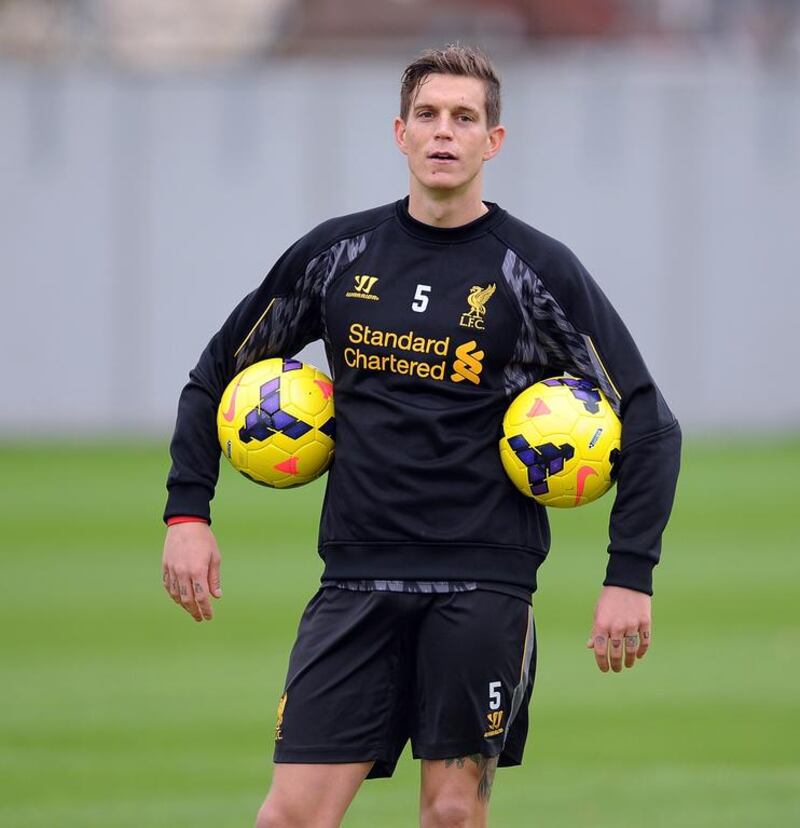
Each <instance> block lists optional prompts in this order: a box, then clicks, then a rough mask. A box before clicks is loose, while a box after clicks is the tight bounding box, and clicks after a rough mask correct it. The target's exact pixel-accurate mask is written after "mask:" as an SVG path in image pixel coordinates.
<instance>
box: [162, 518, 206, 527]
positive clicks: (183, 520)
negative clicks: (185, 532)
mask: <svg viewBox="0 0 800 828" xmlns="http://www.w3.org/2000/svg"><path fill="white" fill-rule="evenodd" d="M177 523H205V524H206V525H208V521H207V520H206V519H205V518H203V517H198V516H197V515H175V517H171V518H167V526H175V525H176V524H177Z"/></svg>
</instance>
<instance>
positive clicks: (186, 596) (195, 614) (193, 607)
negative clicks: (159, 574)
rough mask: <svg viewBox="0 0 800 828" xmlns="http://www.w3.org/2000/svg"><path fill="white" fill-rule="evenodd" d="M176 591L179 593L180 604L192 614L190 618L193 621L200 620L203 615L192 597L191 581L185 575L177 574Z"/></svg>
mask: <svg viewBox="0 0 800 828" xmlns="http://www.w3.org/2000/svg"><path fill="white" fill-rule="evenodd" d="M178 592H179V594H180V603H181V606H182V607H183V608H184V609H185V610H186V612H188V613H189V615H191V616H192V618H194V620H195V621H202V620H203V616H202V613H201V612H200V610H199V608H198V606H197V601H196V600H195V597H194V589H193V588H192V582H191V579H190V578H189V577H188V576H187V575H183V576H179V578H178Z"/></svg>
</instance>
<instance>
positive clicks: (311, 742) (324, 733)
mask: <svg viewBox="0 0 800 828" xmlns="http://www.w3.org/2000/svg"><path fill="white" fill-rule="evenodd" d="M404 628H405V625H404V617H403V607H402V606H401V605H400V604H399V603H398V601H397V599H396V596H393V595H390V594H387V593H378V592H355V591H350V590H343V589H337V588H335V587H329V588H325V589H322V590H320V591H319V592H318V593H317V595H316V596H315V597H314V598H313V599H312V601H311V602H310V604H309V605H308V607H307V608H306V611H305V613H304V614H303V617H302V619H301V622H300V626H299V629H298V635H297V641H296V642H295V645H294V648H293V650H292V654H291V657H290V660H289V670H288V676H287V680H286V685H285V690H284V693H283V695H282V697H281V700H280V703H279V705H278V720H277V723H276V728H275V757H274V758H275V762H276V763H291V764H303V765H308V764H320V763H324V764H342V763H360V762H375V763H376V767H375V769H374V772H373V773H372V775H373V776H379V775H386V774H382V773H381V770H382V769H386V770H389V771H390V770H391V767H390V766H393V761H392V760H393V759H394V761H396V757H395V755H394V754H395V753H397V752H399V751H397V748H396V741H397V737H398V732H399V731H398V718H402V709H401V708H402V705H403V699H404V696H405V694H404V693H403V689H404V688H403V687H402V684H403V675H404V672H405V671H404V669H403V667H404V662H405V660H406V656H405V655H404V654H405V651H406V649H407V645H406V637H405V635H404ZM406 738H407V735H404V737H403V741H405V739H406Z"/></svg>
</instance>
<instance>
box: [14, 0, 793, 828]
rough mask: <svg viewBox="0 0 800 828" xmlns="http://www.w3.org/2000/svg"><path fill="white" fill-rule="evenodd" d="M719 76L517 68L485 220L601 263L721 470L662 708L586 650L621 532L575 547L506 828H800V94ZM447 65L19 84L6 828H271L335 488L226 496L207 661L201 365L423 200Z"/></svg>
mask: <svg viewBox="0 0 800 828" xmlns="http://www.w3.org/2000/svg"><path fill="white" fill-rule="evenodd" d="M10 5H11V0H0V12H2V10H3V9H4V8H5V9H7V8H8V7H10ZM17 5H18V6H20V7H21V5H23V4H17ZM24 5H26V6H28V7H31V8H32V7H33V6H34V5H36V4H34V3H32V2H27V3H25V4H24ZM39 5H44V4H39ZM48 5H51V6H52V7H54V8H56V7H58V8H72V9H76V8H78V7H79V6H80V7H82V8H89V6H98V5H99V4H97V3H90V2H88V0H85V2H72V3H69V4H66V3H59V4H48ZM117 5H120V3H117ZM146 5H148V4H144V3H140V2H137V3H131V4H130V6H131V8H133V7H134V6H136V7H143V6H146ZM149 5H150V6H154V5H160V6H164V5H166V3H165V2H158V3H155V2H152V3H150V4H149ZM192 5H193V6H197V7H198V8H199V7H200V6H208V5H211V4H209V3H203V4H192ZM229 5H230V4H229V3H228V2H225V3H222V2H221V0H220V2H218V3H217V6H218V7H222V6H224V7H225V8H226V9H228V8H229ZM374 5H376V6H377V5H378V4H374ZM387 5H388V4H387ZM393 5H402V6H403V7H404V8H405V7H406V6H408V7H411V6H412V5H414V4H411V3H408V4H406V3H404V4H393ZM418 5H427V4H418ZM550 5H551V6H552V7H553V8H556V7H560V6H569V5H573V4H554V3H552V4H550ZM629 5H631V6H633V5H636V6H644V5H645V3H642V2H640V1H639V0H637V3H635V4H629ZM659 5H661V6H666V3H665V2H660V3H659ZM672 5H676V4H672ZM677 5H679V6H681V7H682V8H683V9H684V10H686V9H692V8H695V7H698V8H699V7H700V6H709V4H708V3H702V4H701V3H700V2H692V3H686V2H679V3H678V4H677ZM719 5H720V6H723V5H724V6H726V7H727V6H729V5H730V6H733V5H735V4H733V3H730V4H728V3H727V2H726V3H720V4H719ZM739 5H744V4H739ZM749 5H757V4H755V3H750V4H749ZM770 5H772V6H777V5H780V3H771V4H770ZM785 5H788V4H785ZM180 7H181V9H185V8H188V6H187V4H180ZM181 14H183V11H181ZM6 19H7V18H6ZM1 22H2V18H1V17H0V23H1ZM1 28H2V27H1V26H0V29H1ZM0 34H1V32H0ZM691 44H693V45H690V44H688V43H684V45H683V46H681V47H677V46H675V44H673V45H672V46H670V45H669V44H665V43H660V42H636V43H631V44H628V45H625V44H622V43H617V42H616V41H610V42H606V43H605V44H604V45H590V44H586V43H579V44H570V43H565V44H560V45H552V46H551V47H549V48H548V47H545V48H540V47H539V46H538V45H537V46H536V47H535V48H531V49H525V50H522V51H517V52H513V51H507V50H504V49H501V48H498V49H497V50H496V57H497V58H498V61H499V65H500V69H501V73H502V75H503V79H504V94H505V116H504V120H505V123H506V125H507V126H508V128H509V135H508V140H507V143H506V145H505V147H504V148H503V152H502V154H501V155H500V156H499V157H498V158H497V159H495V160H494V161H492V163H491V164H490V165H489V167H488V169H487V182H486V183H487V187H486V194H487V197H488V198H490V199H492V200H495V201H498V202H499V203H501V204H502V205H503V206H505V207H507V208H508V209H510V210H511V211H512V212H513V213H515V214H517V215H519V216H520V217H521V218H522V219H524V220H526V221H528V222H530V223H533V224H535V225H536V226H537V227H539V228H540V229H542V230H544V231H545V232H548V233H550V234H553V235H555V236H557V237H558V238H561V239H562V240H564V241H565V242H567V243H568V244H569V245H570V246H571V247H573V248H574V250H575V251H576V252H577V253H578V255H580V256H581V258H582V259H583V260H584V261H585V263H586V264H587V266H588V267H589V269H590V270H591V271H592V273H593V274H594V275H595V276H596V277H597V279H598V281H599V282H600V284H601V285H602V287H603V289H604V290H605V291H606V292H607V293H608V295H609V297H610V298H611V300H612V301H613V302H614V303H615V305H616V306H617V307H618V309H619V310H620V312H621V314H622V316H623V318H624V319H625V320H626V322H627V324H628V325H629V327H630V328H631V331H632V333H633V335H634V337H635V339H636V341H637V343H638V344H639V346H640V348H641V350H642V353H643V354H644V356H645V358H646V360H647V362H648V365H649V366H650V367H651V369H652V371H653V374H654V376H655V377H656V378H657V380H658V382H659V385H660V386H661V388H662V389H663V391H664V393H665V396H666V398H667V399H668V400H669V402H670V404H671V406H672V407H673V408H674V410H675V412H676V414H677V416H678V418H679V419H680V421H681V423H682V425H683V426H684V432H685V434H686V435H687V441H686V447H685V452H684V464H683V472H682V475H681V479H680V483H679V488H678V496H677V501H676V505H675V511H674V517H673V520H672V521H671V523H670V526H669V528H668V531H667V534H666V537H665V541H664V556H663V557H664V560H663V564H662V565H661V566H659V568H658V569H657V570H656V578H655V588H656V595H655V599H654V623H655V626H654V639H653V649H652V652H651V654H650V655H648V656H647V658H646V659H645V660H644V661H643V662H641V663H639V664H638V665H637V666H636V668H635V669H634V670H633V671H631V672H626V673H624V674H622V675H612V674H609V675H602V674H600V673H599V672H598V671H597V669H596V667H595V666H594V662H593V658H592V656H591V654H590V653H589V652H588V651H586V650H585V648H584V644H585V641H586V638H587V636H588V633H589V630H590V625H591V617H592V610H593V606H594V602H595V600H596V597H597V594H598V590H599V587H600V583H601V581H602V577H603V572H604V568H605V563H606V553H605V545H606V536H607V520H608V511H609V509H610V507H611V504H612V496H608V497H606V498H605V499H603V500H601V501H600V502H599V503H596V504H593V505H591V506H587V507H585V508H582V509H579V510H577V511H574V512H573V511H570V512H564V513H555V514H553V524H554V532H553V535H554V543H553V551H552V553H551V556H550V559H549V560H548V561H547V563H546V564H545V566H544V567H543V568H542V570H541V571H540V592H539V594H537V596H536V600H535V606H536V616H537V621H538V631H539V644H540V649H539V673H538V678H537V683H536V689H535V694H534V702H533V709H532V726H531V735H530V740H529V744H528V750H527V756H526V761H525V764H524V765H523V767H521V768H518V769H505V770H502V771H500V772H499V773H498V777H497V782H496V784H495V791H494V794H493V801H492V814H493V819H492V825H493V826H494V827H495V828H520V826H536V827H537V828H641V827H642V826H648V828H751V826H758V828H762V827H763V828H788V826H794V825H800V741H799V740H798V733H800V704H798V699H800V666H798V657H799V656H800V646H798V642H800V621H798V611H797V603H798V602H797V598H798V585H800V561H799V560H798V547H799V546H800V544H799V543H798V538H799V537H800V532H798V528H797V526H798V508H797V488H798V487H797V476H798V468H800V383H798V382H797V381H796V378H795V377H794V375H793V371H794V366H795V363H796V362H797V355H798V345H797V317H798V314H797V308H798V307H800V279H798V274H799V273H800V258H799V257H798V234H797V228H798V224H797V216H798V215H800V198H799V195H798V194H800V107H799V106H798V100H800V96H798V91H800V69H799V67H798V62H794V63H793V62H792V61H791V60H785V59H782V58H781V55H780V54H776V53H774V52H772V51H771V52H770V54H769V55H765V56H764V59H757V58H756V57H754V56H753V55H752V54H750V53H749V52H747V50H746V49H743V48H742V46H741V44H738V42H735V43H732V44H731V43H728V44H727V45H725V44H724V43H723V42H722V41H718V40H714V39H711V40H703V41H694V40H692V41H691ZM737 44H738V45H737ZM420 45H428V44H427V43H425V44H422V43H420ZM0 46H2V43H0ZM414 51H415V49H414V50H407V51H403V49H402V48H401V47H398V51H397V52H396V53H394V52H393V53H392V54H385V55H384V54H383V53H381V55H380V56H379V55H378V54H377V53H373V54H372V56H364V55H361V54H356V55H352V54H350V55H347V56H340V57H339V58H337V59H327V58H322V57H312V56H309V57H305V56H302V55H300V56H295V57H292V58H287V57H275V56H270V57H269V58H268V59H267V58H266V56H265V57H264V59H263V60H259V61H253V62H250V61H245V62H243V63H238V64H235V65H233V66H229V67H228V68H225V67H222V66H216V65H211V64H209V65H207V66H204V67H202V68H197V69H195V70H194V71H189V70H183V71H181V70H175V71H164V72H163V73H162V72H157V71H155V72H154V71H147V70H144V69H142V68H139V69H137V68H135V67H132V66H130V65H127V66H126V65H125V64H120V63H118V62H115V61H113V60H108V59H102V58H100V57H97V58H95V59H87V60H74V61H72V60H65V61H63V62H59V61H58V60H52V61H51V60H49V59H44V60H42V61H39V62H37V61H35V60H31V61H28V60H23V59H12V58H10V57H9V56H8V55H9V52H7V51H6V52H5V53H2V51H1V50H0V279H1V280H2V282H1V283H0V286H1V290H0V354H2V358H0V398H1V399H2V405H0V471H1V472H2V473H1V474H0V576H1V577H2V585H3V591H2V598H0V652H1V653H2V661H0V826H2V827H3V828H6V826H8V828H41V826H49V825H57V826H59V828H92V827H93V826H98V828H99V826H103V828H127V827H128V826H148V828H151V827H152V828H161V826H163V828H182V826H193V828H195V827H196V828H203V827H204V826H208V827H209V828H210V827H211V826H215V828H220V826H221V827H222V828H228V827H229V826H231V827H232V826H249V825H251V824H252V821H253V817H254V814H255V812H256V810H257V808H258V805H259V803H260V801H261V799H262V796H263V794H264V792H265V791H266V789H267V787H268V784H269V775H270V756H271V748H272V743H271V738H272V734H273V732H274V722H275V708H276V705H277V701H278V697H279V695H280V692H281V689H282V683H283V680H284V676H285V672H286V665H287V660H288V653H289V647H290V646H291V643H292V641H293V638H294V633H295V630H296V626H297V622H298V619H299V616H300V613H301V611H302V608H303V606H304V605H305V603H306V601H307V600H308V599H309V598H310V597H311V595H312V594H313V592H314V591H315V589H316V583H317V581H318V577H319V573H320V570H321V565H320V561H319V559H318V557H317V555H316V551H315V549H316V531H317V519H318V513H319V506H320V502H321V496H322V487H323V485H324V484H323V483H322V482H319V483H317V484H314V485H312V486H309V487H307V488H305V489H302V490H297V491H290V492H269V491H266V490H264V489H261V488H259V487H257V486H254V485H252V484H250V483H248V482H247V481H246V480H244V479H243V478H241V477H239V476H237V475H235V474H234V473H233V472H232V471H231V470H230V469H229V468H228V467H227V466H226V467H224V468H223V474H222V479H221V483H220V488H219V492H218V495H217V498H216V500H215V504H214V506H215V509H214V518H215V522H214V529H215V532H216V533H217V536H218V538H219V541H220V546H221V549H222V554H223V584H224V590H225V597H224V599H223V600H222V601H220V602H219V603H218V605H217V616H216V618H215V620H214V621H213V623H211V624H204V625H202V626H201V625H197V624H195V622H194V621H193V620H192V619H191V618H190V617H189V616H188V615H186V614H185V613H183V612H182V611H181V610H179V609H178V608H177V607H176V606H175V605H174V604H173V603H172V602H171V601H170V600H168V598H167V597H166V596H165V594H164V592H163V590H162V586H161V572H160V558H161V547H162V543H163V535H164V530H163V526H162V524H161V522H160V516H161V513H162V509H163V503H164V495H165V491H164V481H165V477H166V473H167V467H168V456H167V442H168V439H169V433H170V430H171V427H172V422H173V420H174V413H175V406H176V400H177V395H178V393H179V389H180V388H181V386H182V385H183V383H184V382H185V381H186V376H187V372H188V370H189V368H190V367H191V366H192V365H193V364H194V362H195V361H196V358H197V355H198V353H199V351H200V350H201V348H202V347H203V346H204V344H205V342H206V341H207V339H208V337H209V335H210V333H211V332H212V331H213V330H215V329H216V328H217V327H218V326H219V324H220V323H221V321H222V320H223V319H224V317H225V315H226V314H227V313H228V311H229V310H230V308H231V306H232V305H233V304H234V303H235V302H236V301H237V300H238V299H239V298H240V297H241V296H242V295H243V294H244V293H245V292H247V291H249V290H251V289H252V288H253V287H254V286H255V285H256V284H257V283H258V281H260V279H261V277H262V276H263V274H264V273H265V272H266V270H267V269H268V268H269V267H270V266H271V264H272V262H274V261H275V259H276V258H277V257H278V256H279V255H280V253H281V252H282V251H283V250H284V249H285V248H286V247H287V246H288V245H289V244H291V243H292V242H293V241H294V239H295V238H297V237H298V236H299V235H300V234H302V233H304V232H306V231H307V230H308V229H309V228H310V227H311V226H313V225H314V224H315V223H316V222H318V221H321V220H323V219H325V218H328V217H330V216H332V215H337V214H342V213H346V212H351V211H355V210H359V209H364V208H366V207H369V206H373V205H375V204H378V203H383V202H386V201H390V200H393V199H395V198H398V197H400V196H402V195H404V194H405V192H406V188H407V171H406V168H405V164H404V159H403V158H402V157H401V156H400V155H399V153H398V152H397V150H396V149H395V148H394V146H393V143H392V136H391V122H392V118H393V116H394V115H395V112H396V108H397V91H398V81H399V73H400V70H401V67H402V66H403V65H405V63H406V61H407V60H408V59H410V58H411V56H412V54H413V52H414ZM487 278H488V277H487ZM481 279H483V276H482V275H481V274H476V281H479V280H481ZM312 348H313V346H312ZM310 353H311V361H312V362H316V363H318V364H320V366H321V367H322V363H321V362H320V359H321V354H320V351H319V349H318V348H317V350H316V351H313V350H312V351H311V352H310ZM391 473H392V470H391V469H387V470H386V474H387V475H388V474H391ZM418 773H419V771H418V767H417V765H416V764H415V763H414V762H412V761H411V760H410V759H409V758H408V757H407V756H406V757H404V759H403V761H402V762H401V764H400V766H399V767H398V770H397V774H396V777H395V778H394V779H393V780H391V781H374V782H369V783H367V784H366V785H365V786H364V788H363V789H362V791H361V793H360V794H359V796H358V798H357V800H356V802H355V804H354V805H353V807H352V810H351V811H350V813H349V814H348V817H347V819H346V822H345V824H346V826H348V828H384V827H385V828H401V826H402V828H406V826H410V825H414V824H415V822H416V807H417V796H418V794H417V784H418Z"/></svg>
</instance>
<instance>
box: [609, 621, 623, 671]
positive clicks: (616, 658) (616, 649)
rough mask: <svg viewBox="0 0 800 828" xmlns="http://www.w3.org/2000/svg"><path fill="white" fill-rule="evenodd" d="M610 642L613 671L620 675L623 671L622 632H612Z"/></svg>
mask: <svg viewBox="0 0 800 828" xmlns="http://www.w3.org/2000/svg"><path fill="white" fill-rule="evenodd" d="M609 640H610V643H609V648H608V649H609V653H610V658H609V662H610V663H611V669H612V670H613V671H614V672H615V673H619V672H621V670H622V631H621V630H612V631H611V635H610V636H609Z"/></svg>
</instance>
